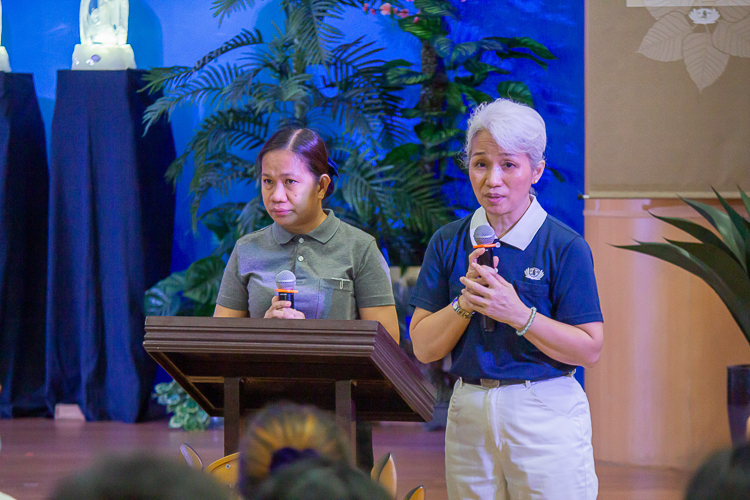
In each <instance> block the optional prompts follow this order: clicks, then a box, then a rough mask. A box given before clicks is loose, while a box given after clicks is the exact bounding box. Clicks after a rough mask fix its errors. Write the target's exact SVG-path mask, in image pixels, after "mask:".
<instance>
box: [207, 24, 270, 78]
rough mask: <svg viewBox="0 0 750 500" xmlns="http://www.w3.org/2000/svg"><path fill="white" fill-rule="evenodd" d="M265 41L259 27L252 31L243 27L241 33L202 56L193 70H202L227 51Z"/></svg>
mask: <svg viewBox="0 0 750 500" xmlns="http://www.w3.org/2000/svg"><path fill="white" fill-rule="evenodd" d="M263 43H264V42H263V35H262V34H261V32H260V30H259V29H258V28H255V31H250V30H248V29H244V28H243V30H242V31H241V32H240V34H239V35H237V36H235V37H233V38H232V39H231V40H229V41H228V42H225V43H224V45H222V46H221V47H219V48H218V49H215V50H212V51H211V52H209V53H208V54H206V55H205V56H203V57H201V58H200V59H199V60H198V62H197V63H195V66H193V71H200V70H202V69H203V68H204V67H205V66H207V65H208V64H210V63H212V62H213V61H215V60H216V59H218V57H219V56H221V55H224V54H226V53H227V52H231V51H233V50H236V49H241V48H244V47H251V46H253V45H261V44H263Z"/></svg>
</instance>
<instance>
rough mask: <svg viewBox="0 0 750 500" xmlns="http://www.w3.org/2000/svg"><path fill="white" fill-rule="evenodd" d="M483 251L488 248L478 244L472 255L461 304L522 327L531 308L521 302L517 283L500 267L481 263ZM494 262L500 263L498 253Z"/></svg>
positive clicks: (502, 321) (516, 326)
mask: <svg viewBox="0 0 750 500" xmlns="http://www.w3.org/2000/svg"><path fill="white" fill-rule="evenodd" d="M483 253H484V248H478V249H476V250H474V251H473V252H472V253H471V254H470V255H469V269H468V271H467V273H466V276H463V277H461V283H462V284H463V285H464V286H465V287H466V288H464V289H463V290H462V291H461V298H462V300H461V302H462V304H461V307H463V308H464V309H467V310H468V311H476V312H478V313H480V314H484V315H485V316H489V317H491V318H493V319H495V320H497V321H500V322H501V323H506V324H508V325H510V326H512V327H513V328H516V329H518V328H522V327H523V325H524V323H525V322H526V320H527V318H528V316H529V311H530V309H529V308H528V307H526V304H524V303H523V302H521V299H520V298H519V297H518V294H517V293H516V290H515V288H513V285H511V284H510V283H508V282H507V281H506V280H505V279H504V278H503V277H502V276H500V275H499V274H498V273H497V269H493V268H491V267H487V266H482V265H479V264H478V263H477V258H478V257H479V256H480V255H482V254H483ZM493 264H494V265H495V266H497V264H498V258H497V257H495V258H494V262H493Z"/></svg>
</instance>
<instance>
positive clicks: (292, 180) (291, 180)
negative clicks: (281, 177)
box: [285, 179, 297, 185]
mask: <svg viewBox="0 0 750 500" xmlns="http://www.w3.org/2000/svg"><path fill="white" fill-rule="evenodd" d="M285 182H286V183H287V184H288V185H292V184H295V183H296V182H297V181H295V180H294V179H287V180H286V181H285Z"/></svg>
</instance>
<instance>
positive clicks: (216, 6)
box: [211, 0, 255, 26]
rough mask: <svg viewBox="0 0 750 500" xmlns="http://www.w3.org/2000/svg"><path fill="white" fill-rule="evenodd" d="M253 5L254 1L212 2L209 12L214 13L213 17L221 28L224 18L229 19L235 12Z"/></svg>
mask: <svg viewBox="0 0 750 500" xmlns="http://www.w3.org/2000/svg"><path fill="white" fill-rule="evenodd" d="M253 5H255V0H214V1H213V3H212V4H211V10H212V11H214V17H218V18H219V26H221V23H222V21H224V17H229V16H230V15H231V14H234V13H235V12H239V11H240V10H245V9H248V8H250V7H252V6H253Z"/></svg>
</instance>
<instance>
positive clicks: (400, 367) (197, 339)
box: [143, 316, 435, 455]
mask: <svg viewBox="0 0 750 500" xmlns="http://www.w3.org/2000/svg"><path fill="white" fill-rule="evenodd" d="M143 346H144V348H145V349H146V351H147V352H148V353H149V354H150V355H151V356H152V357H153V358H154V359H155V360H156V361H157V362H158V363H159V364H160V365H161V366H162V367H163V368H164V369H165V370H166V371H167V373H169V374H170V375H171V376H172V377H173V378H174V379H175V380H176V381H177V382H178V383H179V384H180V385H181V386H182V387H183V388H184V389H185V390H186V391H187V392H188V394H190V395H191V396H192V397H193V398H194V399H195V400H196V401H197V402H198V404H200V405H201V407H202V408H203V409H204V410H206V412H207V413H208V414H209V415H211V416H223V417H224V451H225V453H226V454H227V455H228V454H230V453H234V452H236V451H237V449H238V444H239V435H240V419H241V417H242V414H243V413H245V412H247V411H250V410H255V409H258V408H261V407H263V406H264V405H266V404H267V403H270V402H273V401H278V400H288V401H294V402H296V403H303V404H314V405H316V406H318V407H320V408H323V409H325V410H329V411H334V412H335V413H336V419H337V421H338V422H339V424H340V425H341V426H342V427H343V428H344V429H346V430H347V431H348V432H349V433H350V437H351V442H352V444H354V443H355V442H356V440H355V439H354V428H355V427H354V422H355V421H356V420H363V421H381V420H385V421H429V420H431V419H432V411H433V406H434V404H435V389H434V387H433V386H432V385H430V384H429V382H427V380H426V379H425V378H424V376H423V375H422V373H421V372H420V371H419V369H418V368H417V367H416V366H415V365H414V363H413V362H412V361H411V360H410V359H409V358H408V356H406V354H405V353H404V352H403V351H402V350H401V348H400V347H399V346H398V345H397V344H396V343H395V342H394V341H393V339H392V338H391V337H390V335H388V333H387V332H386V330H385V329H384V328H383V326H382V325H380V324H379V323H378V322H377V321H359V320H356V321H352V320H349V321H347V320H318V319H310V320H304V321H300V320H279V319H248V318H194V317H171V316H149V317H147V318H146V336H145V340H144V342H143Z"/></svg>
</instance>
